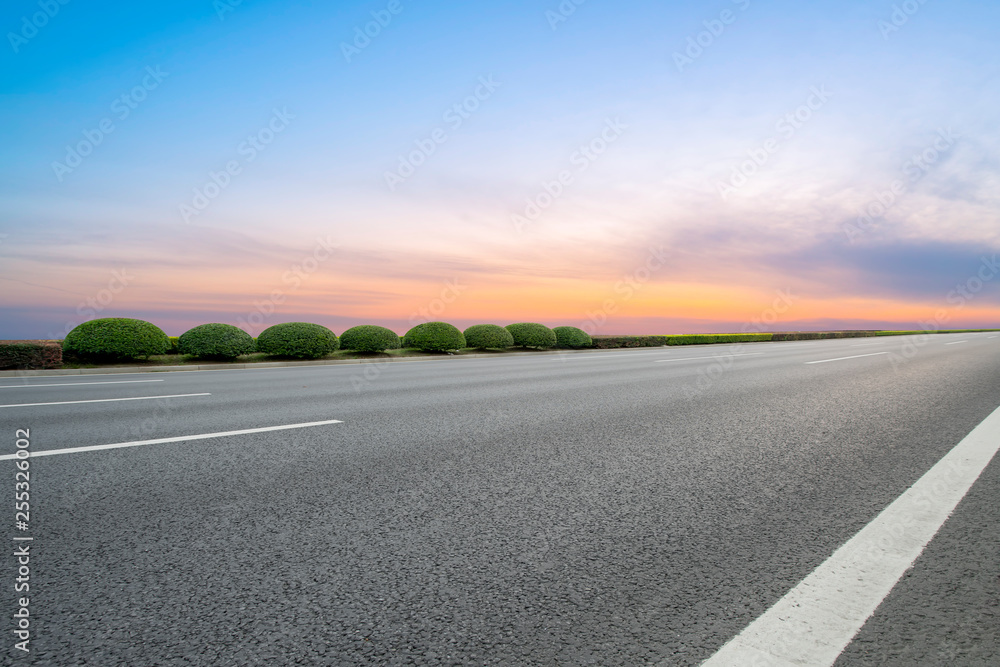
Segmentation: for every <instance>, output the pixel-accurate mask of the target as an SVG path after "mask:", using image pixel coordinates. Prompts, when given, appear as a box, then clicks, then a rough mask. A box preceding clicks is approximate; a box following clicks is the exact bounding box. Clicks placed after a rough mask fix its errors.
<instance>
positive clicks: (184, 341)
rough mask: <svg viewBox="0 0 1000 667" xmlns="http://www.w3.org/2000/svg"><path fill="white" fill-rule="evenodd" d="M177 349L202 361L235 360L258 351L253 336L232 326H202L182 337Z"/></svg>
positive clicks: (215, 324) (216, 324)
mask: <svg viewBox="0 0 1000 667" xmlns="http://www.w3.org/2000/svg"><path fill="white" fill-rule="evenodd" d="M177 349H178V352H179V353H180V354H187V355H190V356H192V357H200V358H202V359H229V360H231V359H235V358H236V357H238V356H240V355H243V354H252V353H253V352H254V351H256V349H257V343H256V342H255V341H254V339H253V336H251V335H250V334H248V333H247V332H246V331H243V329H240V328H239V327H234V326H233V325H232V324H220V323H213V324H200V325H198V326H196V327H194V328H192V329H188V330H187V331H185V332H184V333H183V334H181V335H180V338H179V340H178V344H177Z"/></svg>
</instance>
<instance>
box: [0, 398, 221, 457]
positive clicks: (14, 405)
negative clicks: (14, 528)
mask: <svg viewBox="0 0 1000 667" xmlns="http://www.w3.org/2000/svg"><path fill="white" fill-rule="evenodd" d="M189 396H211V394H208V393H204V394H173V395H171V396H132V397H130V398H95V399H91V400H89V401H56V402H54V403H12V404H10V405H0V408H33V407H37V406H40V405H75V404H77V403H112V402H115V401H151V400H153V399H154V398H187V397H189ZM32 456H34V454H32Z"/></svg>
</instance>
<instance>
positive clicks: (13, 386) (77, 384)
mask: <svg viewBox="0 0 1000 667" xmlns="http://www.w3.org/2000/svg"><path fill="white" fill-rule="evenodd" d="M141 382H163V380H118V381H114V382H60V383H59V384H11V385H3V386H0V389H21V388H23V387H80V386H82V385H86V384H91V385H93V384H139V383H141Z"/></svg>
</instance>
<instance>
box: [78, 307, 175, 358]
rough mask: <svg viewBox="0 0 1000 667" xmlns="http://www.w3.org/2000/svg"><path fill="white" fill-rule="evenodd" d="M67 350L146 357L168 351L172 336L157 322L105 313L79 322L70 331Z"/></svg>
mask: <svg viewBox="0 0 1000 667" xmlns="http://www.w3.org/2000/svg"><path fill="white" fill-rule="evenodd" d="M62 349H63V352H64V353H69V354H74V355H76V356H78V357H83V358H95V359H115V360H118V359H145V358H148V357H150V356H151V355H154V354H165V353H166V352H167V350H169V349H170V339H169V338H167V334H165V333H163V331H161V330H160V328H159V327H157V326H156V325H155V324H150V323H149V322H146V321H144V320H133V319H130V318H127V317H105V318H102V319H97V320H90V321H89V322H84V323H83V324H81V325H79V326H78V327H76V328H75V329H73V330H72V331H70V332H69V333H68V334H67V335H66V339H65V340H64V341H63V345H62Z"/></svg>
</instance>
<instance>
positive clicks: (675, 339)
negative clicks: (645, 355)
mask: <svg viewBox="0 0 1000 667" xmlns="http://www.w3.org/2000/svg"><path fill="white" fill-rule="evenodd" d="M768 340H772V338H771V334H769V333H765V334H678V335H675V336H594V347H596V348H600V349H605V350H606V349H612V348H620V347H662V346H664V345H711V344H714V343H756V342H762V341H768Z"/></svg>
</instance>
